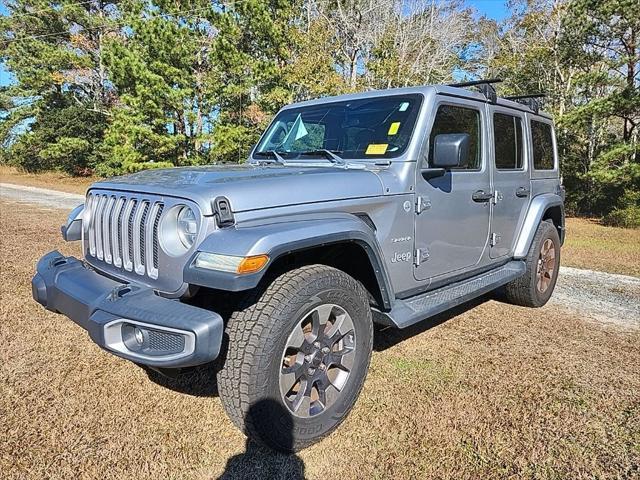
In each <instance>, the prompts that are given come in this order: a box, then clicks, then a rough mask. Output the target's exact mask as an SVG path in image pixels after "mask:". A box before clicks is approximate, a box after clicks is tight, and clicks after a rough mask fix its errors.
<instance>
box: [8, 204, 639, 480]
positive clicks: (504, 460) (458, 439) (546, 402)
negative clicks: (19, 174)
mask: <svg viewBox="0 0 640 480" xmlns="http://www.w3.org/2000/svg"><path fill="white" fill-rule="evenodd" d="M64 218H65V212H61V211H57V210H40V209H37V208H36V207H26V206H24V205H20V206H18V205H17V204H10V203H6V202H3V203H0V219H1V224H0V228H1V229H2V232H3V235H2V236H1V237H0V238H1V243H2V244H1V248H2V252H3V255H2V257H1V260H0V271H1V272H2V278H3V282H2V284H1V286H0V288H1V291H0V294H1V295H0V296H1V298H2V302H0V419H1V421H0V439H1V440H0V472H2V473H1V474H0V477H2V478H3V479H5V478H6V479H9V478H38V479H40V478H100V479H111V478H114V479H115V478H129V477H139V478H162V479H165V478H167V479H169V478H189V479H192V478H193V479H211V478H219V477H221V476H222V478H300V477H301V476H302V475H304V476H305V477H306V478H345V479H346V478H362V479H365V478H366V479H370V478H451V479H478V478H545V479H547V478H548V479H557V478H571V479H574V478H628V479H631V478H638V477H639V476H640V375H638V365H640V349H639V348H638V345H640V332H639V331H638V330H625V329H622V328H620V327H616V326H612V325H604V324H599V323H596V322H593V321H589V320H587V319H584V318H581V317H578V316H575V315H572V314H569V313H563V312H560V311H558V310H556V309H554V308H553V307H550V306H548V307H544V308H543V309H538V310H531V309H525V308H519V307H513V306H510V305H506V304H503V303H499V302H497V301H494V300H489V301H478V302H475V304H474V305H473V306H467V307H465V308H462V309H459V310H458V311H456V312H454V313H453V314H449V315H448V316H446V317H440V318H438V319H436V320H435V321H430V322H428V324H426V325H421V326H420V327H419V328H417V329H413V330H412V331H410V332H403V333H402V334H399V333H397V332H393V331H387V332H380V333H378V334H377V336H376V350H375V351H374V354H373V359H372V364H371V370H370V372H369V376H368V378H367V382H366V384H365V387H364V390H363V393H362V395H361V397H360V399H359V401H358V403H357V404H356V407H355V408H354V410H353V412H352V414H351V415H350V416H349V418H348V419H347V420H346V422H345V423H344V424H343V425H342V426H341V427H340V429H339V430H338V431H337V432H335V433H334V434H333V435H331V436H330V437H329V438H327V439H326V440H324V441H323V442H321V443H319V444H317V445H315V446H313V447H311V448H309V449H307V450H304V451H303V452H301V453H299V454H298V455H291V456H287V455H280V454H275V453H272V452H270V451H267V450H265V449H262V448H260V447H257V446H255V445H253V444H247V442H246V440H245V438H244V436H243V435H242V434H241V433H240V432H238V431H237V430H236V429H235V428H234V427H233V426H232V424H231V422H230V421H229V420H228V419H227V417H226V416H225V414H224V412H223V410H222V406H221V403H220V399H219V398H218V397H217V390H216V386H215V378H214V376H213V371H212V370H211V368H204V369H200V370H199V371H197V372H195V373H193V374H192V375H191V376H189V377H187V378H184V379H181V380H165V379H161V378H158V377H156V376H149V375H148V374H147V373H146V372H145V371H144V370H142V369H140V368H138V367H136V366H135V365H133V364H131V363H129V362H127V361H124V360H121V359H118V358H116V357H114V356H112V355H110V354H107V353H105V352H104V351H102V350H100V349H99V348H98V347H96V346H95V345H94V344H93V343H92V342H91V341H90V339H89V338H88V336H87V335H86V333H85V332H84V331H83V330H82V329H80V328H79V327H77V326H76V325H74V324H73V323H72V322H70V321H69V320H67V319H66V318H64V317H62V316H60V315H55V314H53V313H50V312H46V311H44V310H43V309H42V308H41V307H40V306H39V305H37V304H36V303H35V302H33V301H32V299H31V291H30V277H31V275H32V273H33V268H34V264H35V262H36V260H37V259H38V258H39V257H40V256H41V255H42V254H43V253H45V252H46V251H48V250H51V249H53V248H58V249H60V250H61V251H62V252H63V253H65V254H75V255H79V254H80V252H79V248H78V246H77V245H70V244H65V243H64V242H62V240H61V239H60V235H59V230H58V227H59V225H60V223H61V222H62V221H63V220H64ZM577 225H578V226H580V227H581V228H582V227H584V228H585V229H587V230H588V224H585V223H580V224H577ZM570 228H571V227H570ZM597 236H598V235H596V238H597ZM584 237H585V238H589V237H590V235H589V233H588V232H587V233H585V234H584ZM614 240H615V239H614ZM612 241H613V240H612ZM569 245H570V244H569ZM574 248H575V249H576V252H578V253H579V252H582V251H584V250H581V249H584V248H586V247H584V246H580V245H575V246H574ZM578 253H576V255H577V258H582V259H583V260H584V261H585V262H587V260H588V259H589V258H590V257H589V255H587V256H586V257H583V256H580V255H578ZM566 257H567V255H565V259H566ZM603 258H604V257H603ZM631 261H632V260H628V261H627V262H621V263H630V262H631ZM585 265H587V266H593V265H589V264H588V263H586V264H585ZM472 307H473V308H472ZM337 458H339V459H340V460H339V463H338V464H336V461H335V460H336V459H337Z"/></svg>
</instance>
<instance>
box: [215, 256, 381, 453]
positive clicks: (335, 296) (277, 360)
mask: <svg viewBox="0 0 640 480" xmlns="http://www.w3.org/2000/svg"><path fill="white" fill-rule="evenodd" d="M324 305H335V306H337V307H338V309H339V310H340V311H341V312H342V311H344V312H346V313H347V314H348V315H349V316H350V318H351V320H352V323H353V332H354V336H352V337H350V339H351V340H353V341H354V345H355V348H354V354H353V356H352V359H353V365H352V369H351V370H350V373H349V376H348V378H347V381H346V384H344V386H343V388H342V390H341V391H340V392H339V396H338V397H337V399H336V400H335V403H333V404H332V405H331V406H330V407H327V408H326V409H325V410H324V411H322V412H321V413H319V414H318V415H315V416H310V417H308V418H301V417H299V416H297V415H294V414H293V411H292V410H291V409H290V406H289V405H287V404H286V403H285V402H286V400H285V398H283V394H282V393H281V386H280V380H279V379H280V375H281V372H282V368H283V358H284V357H283V355H284V352H285V351H286V348H288V347H287V345H288V343H287V342H289V341H290V335H293V333H292V332H293V330H294V328H297V326H298V325H299V324H300V323H299V322H300V321H301V319H304V318H305V315H310V314H309V312H315V311H316V310H315V309H318V308H323V306H324ZM330 308H335V307H330ZM331 311H332V312H333V310H331ZM336 323H337V321H336ZM225 337H226V338H225V344H226V358H225V359H224V362H223V365H222V368H221V369H220V371H219V372H218V376H217V377H218V378H217V380H218V390H219V393H220V397H221V399H222V404H223V406H224V408H225V410H226V412H227V414H228V415H229V417H230V418H231V420H232V421H233V423H234V424H235V425H236V426H237V427H239V428H240V429H241V430H242V431H243V432H244V433H245V434H246V435H247V436H248V437H250V438H251V439H253V440H256V441H258V442H260V443H263V444H266V445H267V446H269V447H271V448H274V449H276V450H280V451H297V450H300V449H302V448H304V447H306V446H308V445H310V444H312V443H315V442H317V441H319V440H320V439H322V438H324V437H325V436H327V435H328V434H329V433H331V432H332V431H333V430H334V429H335V428H336V427H338V425H339V424H340V423H341V422H342V420H343V419H344V418H345V417H346V415H347V414H348V413H349V411H350V410H351V408H352V407H353V405H354V403H355V401H356V399H357V397H358V395H359V393H360V390H361V389H362V385H363V384H364V380H365V377H366V373H367V370H368V367H369V361H370V358H371V350H372V345H373V322H372V319H371V308H370V306H369V302H368V296H367V292H366V291H365V289H364V288H363V287H362V285H361V284H360V283H359V282H357V281H356V280H355V279H353V278H352V277H351V276H349V275H347V274H346V273H344V272H342V271H340V270H337V269H335V268H331V267H327V266H324V265H310V266H303V267H301V268H297V269H295V270H291V271H288V272H286V273H284V274H282V275H280V276H279V277H277V278H275V279H273V280H272V281H271V282H270V283H269V282H265V285H264V286H263V287H262V288H257V289H256V290H255V291H253V292H252V293H250V294H249V295H248V296H247V297H246V298H245V299H244V300H243V301H242V302H241V305H239V307H238V309H237V311H235V312H234V313H233V314H232V315H231V316H230V318H229V320H228V323H227V325H226V329H225ZM305 341H306V337H305ZM305 358H306V357H305ZM305 361H306V360H305ZM322 367H324V365H322Z"/></svg>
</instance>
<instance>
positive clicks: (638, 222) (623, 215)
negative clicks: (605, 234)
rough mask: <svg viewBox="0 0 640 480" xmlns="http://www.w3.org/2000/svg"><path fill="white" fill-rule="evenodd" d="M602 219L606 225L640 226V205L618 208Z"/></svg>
mask: <svg viewBox="0 0 640 480" xmlns="http://www.w3.org/2000/svg"><path fill="white" fill-rule="evenodd" d="M602 221H603V223H604V224H605V225H610V226H612V227H624V228H640V207H639V206H637V205H632V206H629V207H626V208H616V209H615V210H613V211H612V212H611V213H609V214H608V215H606V216H605V217H604V218H603V220H602Z"/></svg>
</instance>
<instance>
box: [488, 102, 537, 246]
mask: <svg viewBox="0 0 640 480" xmlns="http://www.w3.org/2000/svg"><path fill="white" fill-rule="evenodd" d="M489 110H490V115H491V124H492V133H493V135H492V137H493V139H492V142H491V143H492V147H493V148H492V155H491V156H492V162H491V168H492V177H493V190H494V202H493V203H494V205H493V212H492V219H491V236H490V245H491V250H490V256H491V258H500V257H504V256H506V255H509V253H511V251H512V247H513V245H514V243H515V240H516V238H515V236H516V233H517V232H518V231H519V230H518V229H519V226H520V225H521V223H522V222H523V221H524V216H525V215H526V212H527V208H528V206H529V199H530V197H531V180H530V175H529V167H528V163H529V162H528V161H527V156H528V149H527V148H525V146H526V145H527V143H528V142H527V141H526V138H527V131H526V128H525V125H526V122H525V117H524V114H520V113H518V112H514V111H513V110H509V109H505V108H502V107H499V106H492V107H491V108H490V109H489Z"/></svg>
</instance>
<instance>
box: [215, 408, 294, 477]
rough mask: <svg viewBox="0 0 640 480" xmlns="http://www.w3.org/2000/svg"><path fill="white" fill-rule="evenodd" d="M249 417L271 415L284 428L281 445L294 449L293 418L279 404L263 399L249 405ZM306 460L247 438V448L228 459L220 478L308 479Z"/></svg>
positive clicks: (260, 417)
mask: <svg viewBox="0 0 640 480" xmlns="http://www.w3.org/2000/svg"><path fill="white" fill-rule="evenodd" d="M247 416H248V417H250V418H255V419H264V418H268V419H270V421H272V422H273V424H274V427H276V428H278V430H279V431H280V440H281V448H282V449H283V450H290V449H291V448H293V419H292V417H291V414H290V413H289V412H288V411H287V410H286V409H285V408H284V407H283V406H282V405H280V404H279V403H277V402H275V401H274V400H270V399H263V400H259V401H258V402H256V403H254V404H253V405H251V407H249V412H248V413H247ZM304 475H305V466H304V462H303V460H302V459H301V458H300V457H299V456H298V455H296V454H295V453H281V452H277V451H275V450H272V449H270V448H268V447H264V446H262V445H259V444H258V443H256V442H254V441H252V440H249V439H247V442H246V446H245V451H244V452H242V453H240V454H238V455H234V456H233V457H231V458H230V459H229V460H228V461H227V465H226V466H225V470H224V472H223V473H222V475H220V477H218V478H219V479H220V480H231V479H243V480H244V479H266V478H268V479H287V480H298V479H304V478H305V477H304Z"/></svg>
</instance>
